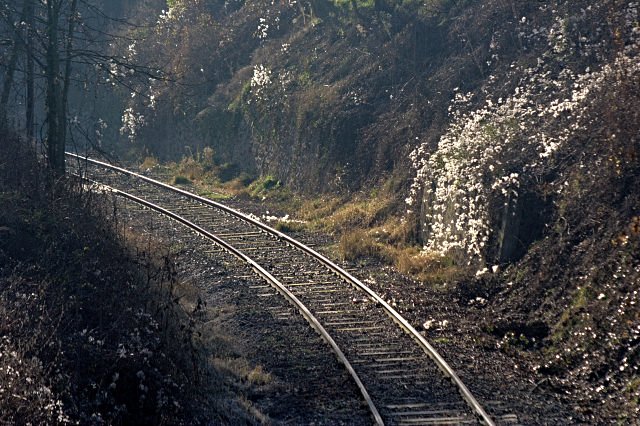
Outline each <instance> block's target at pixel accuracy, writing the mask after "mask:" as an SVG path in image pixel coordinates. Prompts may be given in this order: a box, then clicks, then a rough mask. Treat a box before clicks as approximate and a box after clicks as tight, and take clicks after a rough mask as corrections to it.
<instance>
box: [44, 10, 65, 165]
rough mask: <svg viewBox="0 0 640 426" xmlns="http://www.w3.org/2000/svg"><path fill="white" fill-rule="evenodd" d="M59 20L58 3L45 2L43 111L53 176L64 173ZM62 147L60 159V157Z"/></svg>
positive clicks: (48, 154)
mask: <svg viewBox="0 0 640 426" xmlns="http://www.w3.org/2000/svg"><path fill="white" fill-rule="evenodd" d="M59 20H60V1H59V0H58V1H55V0H49V1H48V2H47V39H48V40H47V47H46V51H47V61H46V70H45V76H46V79H47V96H46V100H45V110H46V115H47V156H48V159H49V166H50V167H51V170H52V171H53V172H54V173H55V174H62V173H64V140H60V136H61V133H60V126H64V123H62V122H61V121H60V118H61V113H60V111H61V109H62V90H61V83H62V82H61V81H60V80H61V76H60V52H59V51H58V23H59ZM60 146H62V157H60Z"/></svg>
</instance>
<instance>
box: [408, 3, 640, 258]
mask: <svg viewBox="0 0 640 426" xmlns="http://www.w3.org/2000/svg"><path fill="white" fill-rule="evenodd" d="M584 13H586V12H584ZM625 14H626V16H627V17H628V16H636V17H637V4H636V3H634V2H630V3H629V4H628V7H627V9H626V10H625ZM584 19H586V18H584ZM560 21H561V20H560V18H559V17H557V16H556V17H555V19H554V24H553V26H552V27H551V29H550V30H549V31H547V36H548V43H549V44H548V47H549V48H548V50H546V51H545V52H544V54H543V55H541V56H540V57H539V58H538V60H537V65H536V66H533V67H518V65H517V64H512V69H513V70H514V71H513V72H512V73H511V75H510V76H511V77H516V76H517V78H518V80H517V81H518V84H517V85H516V87H515V88H514V89H513V90H512V91H511V93H510V94H509V95H507V96H505V97H498V98H497V99H496V98H495V97H494V96H492V95H491V94H490V93H491V90H490V89H491V88H492V86H493V88H494V89H496V91H498V84H500V83H502V81H501V80H500V79H499V78H498V77H497V76H491V77H489V79H488V81H489V90H486V92H487V93H488V94H486V95H485V99H484V102H483V104H482V105H481V107H479V108H477V109H475V110H471V111H467V110H468V109H469V105H470V102H471V101H472V100H473V99H474V98H475V96H474V94H471V93H468V94H462V93H456V95H455V97H454V99H453V102H452V105H451V107H450V118H451V124H450V125H449V128H448V129H447V130H446V131H445V133H444V134H443V135H442V137H441V138H440V140H439V142H438V145H437V149H436V150H435V152H429V151H430V148H429V146H428V145H427V144H422V145H420V146H419V147H417V148H416V149H415V150H414V151H413V152H412V153H411V157H410V158H411V161H412V162H413V164H414V167H415V168H416V170H417V173H416V177H415V179H414V182H413V185H412V187H411V189H410V194H409V196H408V197H407V199H406V202H407V204H408V205H409V206H413V205H414V204H416V203H419V202H424V209H423V211H424V217H423V219H424V223H425V224H426V226H427V229H426V236H427V238H426V245H425V250H427V251H434V252H437V253H440V254H443V255H444V254H447V253H450V252H457V253H459V254H461V255H462V256H463V257H465V258H466V259H467V262H468V263H470V264H471V263H478V264H482V263H483V262H484V261H485V255H486V250H487V246H488V245H489V243H490V240H491V238H492V236H493V235H494V234H495V229H493V225H492V223H493V218H495V217H496V216H497V215H498V214H500V213H501V212H502V211H503V210H504V208H502V207H501V206H504V205H514V204H515V203H517V200H518V195H519V190H520V188H521V186H523V185H524V184H529V183H531V182H533V181H536V180H539V179H540V178H542V177H543V176H545V175H547V174H548V173H549V172H551V171H553V170H554V168H555V167H556V164H557V162H558V158H557V153H558V152H559V151H560V150H561V149H562V148H563V147H564V146H565V145H566V144H567V143H569V142H571V143H578V142H577V139H578V138H580V137H581V136H582V135H583V134H586V133H587V132H588V130H589V128H590V125H592V123H593V121H592V119H593V117H594V115H597V114H598V111H594V109H593V108H594V105H595V104H596V101H597V100H598V99H600V98H601V97H602V95H603V94H604V93H606V92H607V91H609V90H610V88H611V87H612V86H615V85H617V84H620V82H621V81H624V80H625V79H638V78H640V62H639V61H638V51H639V50H640V44H639V41H638V40H639V37H638V21H637V19H635V20H634V19H628V18H627V22H629V25H630V27H629V28H627V33H628V34H629V39H630V40H631V42H630V43H628V44H627V46H626V47H625V48H624V49H623V50H622V51H621V52H620V53H619V54H618V55H617V56H616V57H615V58H614V59H613V60H612V61H611V62H610V63H603V64H600V65H599V67H598V69H597V70H592V69H591V68H592V67H587V68H586V69H585V70H584V72H582V73H577V72H574V71H572V70H571V69H569V68H565V67H562V63H561V62H560V61H562V60H563V58H564V56H562V55H564V54H565V50H566V49H567V48H568V47H567V46H568V44H569V42H568V40H567V35H566V34H565V32H566V31H565V32H562V31H561V28H564V27H562V25H560V24H558V22H560ZM541 32H543V31H536V34H539V33H541ZM559 62H560V64H559ZM593 68H596V66H593ZM561 190H562V189H559V191H561ZM421 195H422V198H420V197H421ZM496 208H500V210H499V211H497V210H496Z"/></svg>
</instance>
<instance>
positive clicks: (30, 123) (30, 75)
mask: <svg viewBox="0 0 640 426" xmlns="http://www.w3.org/2000/svg"><path fill="white" fill-rule="evenodd" d="M24 8H25V15H26V23H27V35H26V43H27V58H26V60H27V102H26V103H27V116H26V122H27V123H26V128H27V139H28V140H29V141H32V140H33V138H34V136H35V134H34V121H35V98H36V94H35V64H34V62H35V61H34V58H33V54H34V51H33V43H34V37H33V32H34V24H35V21H34V11H33V1H32V0H24Z"/></svg>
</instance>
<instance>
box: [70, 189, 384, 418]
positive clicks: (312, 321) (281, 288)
mask: <svg viewBox="0 0 640 426" xmlns="http://www.w3.org/2000/svg"><path fill="white" fill-rule="evenodd" d="M81 178H82V179H84V180H86V181H88V182H91V183H92V184H94V185H96V186H97V188H98V189H100V190H103V191H106V192H111V193H113V194H114V195H118V196H121V197H123V198H126V199H129V200H131V201H133V202H135V203H138V204H140V205H142V206H145V207H147V208H149V209H151V210H154V211H157V212H158V213H161V214H163V215H165V216H167V217H169V218H171V219H173V220H175V221H176V222H179V223H181V224H183V225H185V226H186V227H188V228H189V229H191V230H193V231H195V232H197V233H198V234H200V235H202V236H203V237H206V238H208V239H210V240H212V241H213V242H214V243H215V244H217V245H219V246H220V247H222V248H223V249H224V250H226V251H227V252H229V253H230V254H232V255H233V256H235V257H237V258H238V259H240V260H242V261H243V262H245V263H246V264H248V265H250V266H251V268H252V269H253V270H254V271H255V272H256V273H257V274H258V275H259V276H261V277H262V278H263V279H264V280H266V281H267V282H268V283H270V284H271V285H272V287H274V288H275V289H276V290H277V291H278V292H279V293H280V294H282V295H283V296H284V297H285V299H287V300H288V301H289V303H291V304H292V305H294V306H295V307H296V308H297V309H298V311H299V312H300V314H302V316H303V317H304V318H305V319H306V320H307V322H308V323H309V325H311V327H312V328H313V329H314V330H316V332H317V333H318V334H320V336H321V337H322V338H323V339H324V340H325V342H327V343H328V344H329V346H330V347H331V349H332V350H333V352H334V353H335V354H336V356H337V357H338V360H339V361H340V362H341V363H342V364H343V365H344V366H345V368H346V369H347V371H348V372H349V374H350V375H351V378H352V379H353V381H354V382H355V383H356V385H357V386H358V389H360V393H361V394H362V397H363V398H364V400H365V401H366V403H367V405H368V406H369V410H370V411H371V414H372V415H373V418H374V419H375V422H376V424H377V425H381V426H383V425H384V421H383V420H382V417H381V416H380V413H379V412H378V409H377V408H376V406H375V404H374V403H373V400H372V399H371V396H370V395H369V392H368V391H367V389H366V388H365V386H364V384H363V383H362V381H361V380H360V377H359V376H358V374H357V373H356V371H355V369H354V368H353V366H352V365H351V363H350V362H349V360H348V359H347V357H346V356H345V355H344V353H343V352H342V349H340V347H339V346H338V344H337V343H336V342H335V340H334V339H333V337H331V335H330V334H329V333H328V332H327V330H326V329H325V328H324V327H323V326H322V324H321V323H320V322H319V321H318V319H317V318H316V317H315V316H314V315H313V314H312V313H311V311H310V310H309V309H308V308H307V307H306V306H305V305H304V304H303V303H302V302H301V301H300V299H298V298H297V297H296V296H295V295H294V294H293V293H291V292H290V291H289V289H287V288H286V287H285V285H284V284H282V283H281V282H280V281H279V280H278V279H277V278H276V277H274V276H273V275H271V273H269V271H267V270H266V269H264V268H263V267H262V266H260V265H259V264H258V263H257V262H256V261H255V260H253V259H252V258H250V257H249V256H247V255H246V254H244V253H243V252H242V251H240V250H238V249H237V248H235V247H234V246H232V245H231V244H229V243H227V242H226V241H224V240H223V239H221V238H219V237H217V236H216V235H214V234H212V233H211V232H209V231H207V230H206V229H204V228H202V227H200V226H198V225H196V224H195V223H193V222H191V221H189V220H188V219H185V218H184V217H182V216H180V215H178V214H176V213H174V212H172V211H170V210H167V209H165V208H163V207H161V206H158V205H157V204H154V203H151V202H149V201H147V200H144V199H142V198H139V197H136V196H135V195H133V194H129V193H128V192H124V191H121V190H119V189H117V188H113V187H111V186H108V185H104V184H102V183H99V182H95V181H92V180H91V179H87V178H86V177H81Z"/></svg>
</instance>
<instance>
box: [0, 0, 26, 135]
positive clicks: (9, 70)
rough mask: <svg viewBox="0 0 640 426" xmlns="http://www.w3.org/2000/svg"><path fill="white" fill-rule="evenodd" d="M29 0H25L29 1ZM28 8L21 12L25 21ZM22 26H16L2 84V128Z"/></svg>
mask: <svg viewBox="0 0 640 426" xmlns="http://www.w3.org/2000/svg"><path fill="white" fill-rule="evenodd" d="M28 2H29V0H25V3H28ZM25 12H26V9H25V8H24V7H23V8H22V13H21V14H20V21H19V22H24V20H25V19H26V17H25ZM19 31H20V28H14V34H13V51H12V52H11V56H10V57H9V64H8V65H7V72H6V73H5V76H4V84H3V85H2V94H1V95H0V128H5V127H6V126H7V106H8V104H9V96H10V95H11V86H12V85H13V77H14V74H15V72H16V65H17V64H18V56H19V53H20V49H21V47H22V42H21V38H20V33H19Z"/></svg>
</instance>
